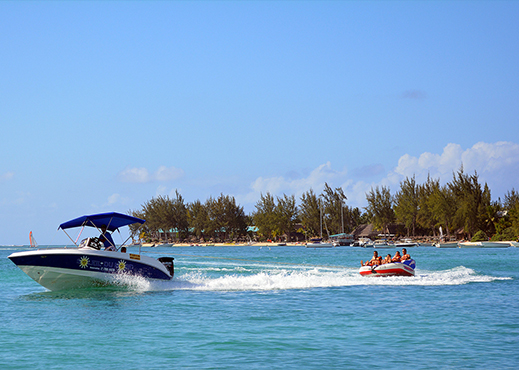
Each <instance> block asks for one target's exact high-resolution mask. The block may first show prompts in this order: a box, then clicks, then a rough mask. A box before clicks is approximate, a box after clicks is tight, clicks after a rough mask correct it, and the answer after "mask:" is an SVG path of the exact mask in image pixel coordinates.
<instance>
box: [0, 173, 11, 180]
mask: <svg viewBox="0 0 519 370" xmlns="http://www.w3.org/2000/svg"><path fill="white" fill-rule="evenodd" d="M13 178H14V172H6V173H3V174H1V175H0V182H2V181H9V180H11V179H13Z"/></svg>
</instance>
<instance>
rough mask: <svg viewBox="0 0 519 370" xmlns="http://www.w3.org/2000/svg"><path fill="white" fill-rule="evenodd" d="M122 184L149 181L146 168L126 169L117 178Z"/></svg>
mask: <svg viewBox="0 0 519 370" xmlns="http://www.w3.org/2000/svg"><path fill="white" fill-rule="evenodd" d="M117 177H118V178H119V181H122V182H137V183H145V182H149V181H150V174H149V172H148V170H147V169H146V168H127V169H125V170H123V171H121V172H119V175H118V176H117Z"/></svg>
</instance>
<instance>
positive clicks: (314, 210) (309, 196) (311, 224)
mask: <svg viewBox="0 0 519 370" xmlns="http://www.w3.org/2000/svg"><path fill="white" fill-rule="evenodd" d="M319 204H320V200H319V198H318V197H317V195H316V194H315V193H314V191H313V190H312V189H310V190H309V191H307V192H306V193H303V195H302V196H301V205H300V206H299V218H300V220H301V223H302V224H303V230H304V231H305V234H306V236H307V238H308V237H313V236H317V235H319V233H320V223H321V221H320V211H319Z"/></svg>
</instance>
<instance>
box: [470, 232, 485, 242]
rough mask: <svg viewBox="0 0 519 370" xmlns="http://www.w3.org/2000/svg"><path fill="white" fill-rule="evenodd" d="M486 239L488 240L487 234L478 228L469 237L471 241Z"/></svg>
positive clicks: (483, 240)
mask: <svg viewBox="0 0 519 370" xmlns="http://www.w3.org/2000/svg"><path fill="white" fill-rule="evenodd" d="M487 240H488V236H487V234H485V232H484V231H483V230H479V231H478V232H476V233H475V234H474V236H473V237H472V239H471V241H473V242H485V241H487Z"/></svg>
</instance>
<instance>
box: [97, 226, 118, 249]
mask: <svg viewBox="0 0 519 370" xmlns="http://www.w3.org/2000/svg"><path fill="white" fill-rule="evenodd" d="M99 241H101V243H103V246H104V247H105V251H115V250H117V248H116V247H115V243H114V240H113V239H112V234H110V233H109V232H108V231H107V230H106V225H102V226H101V235H99Z"/></svg>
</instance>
